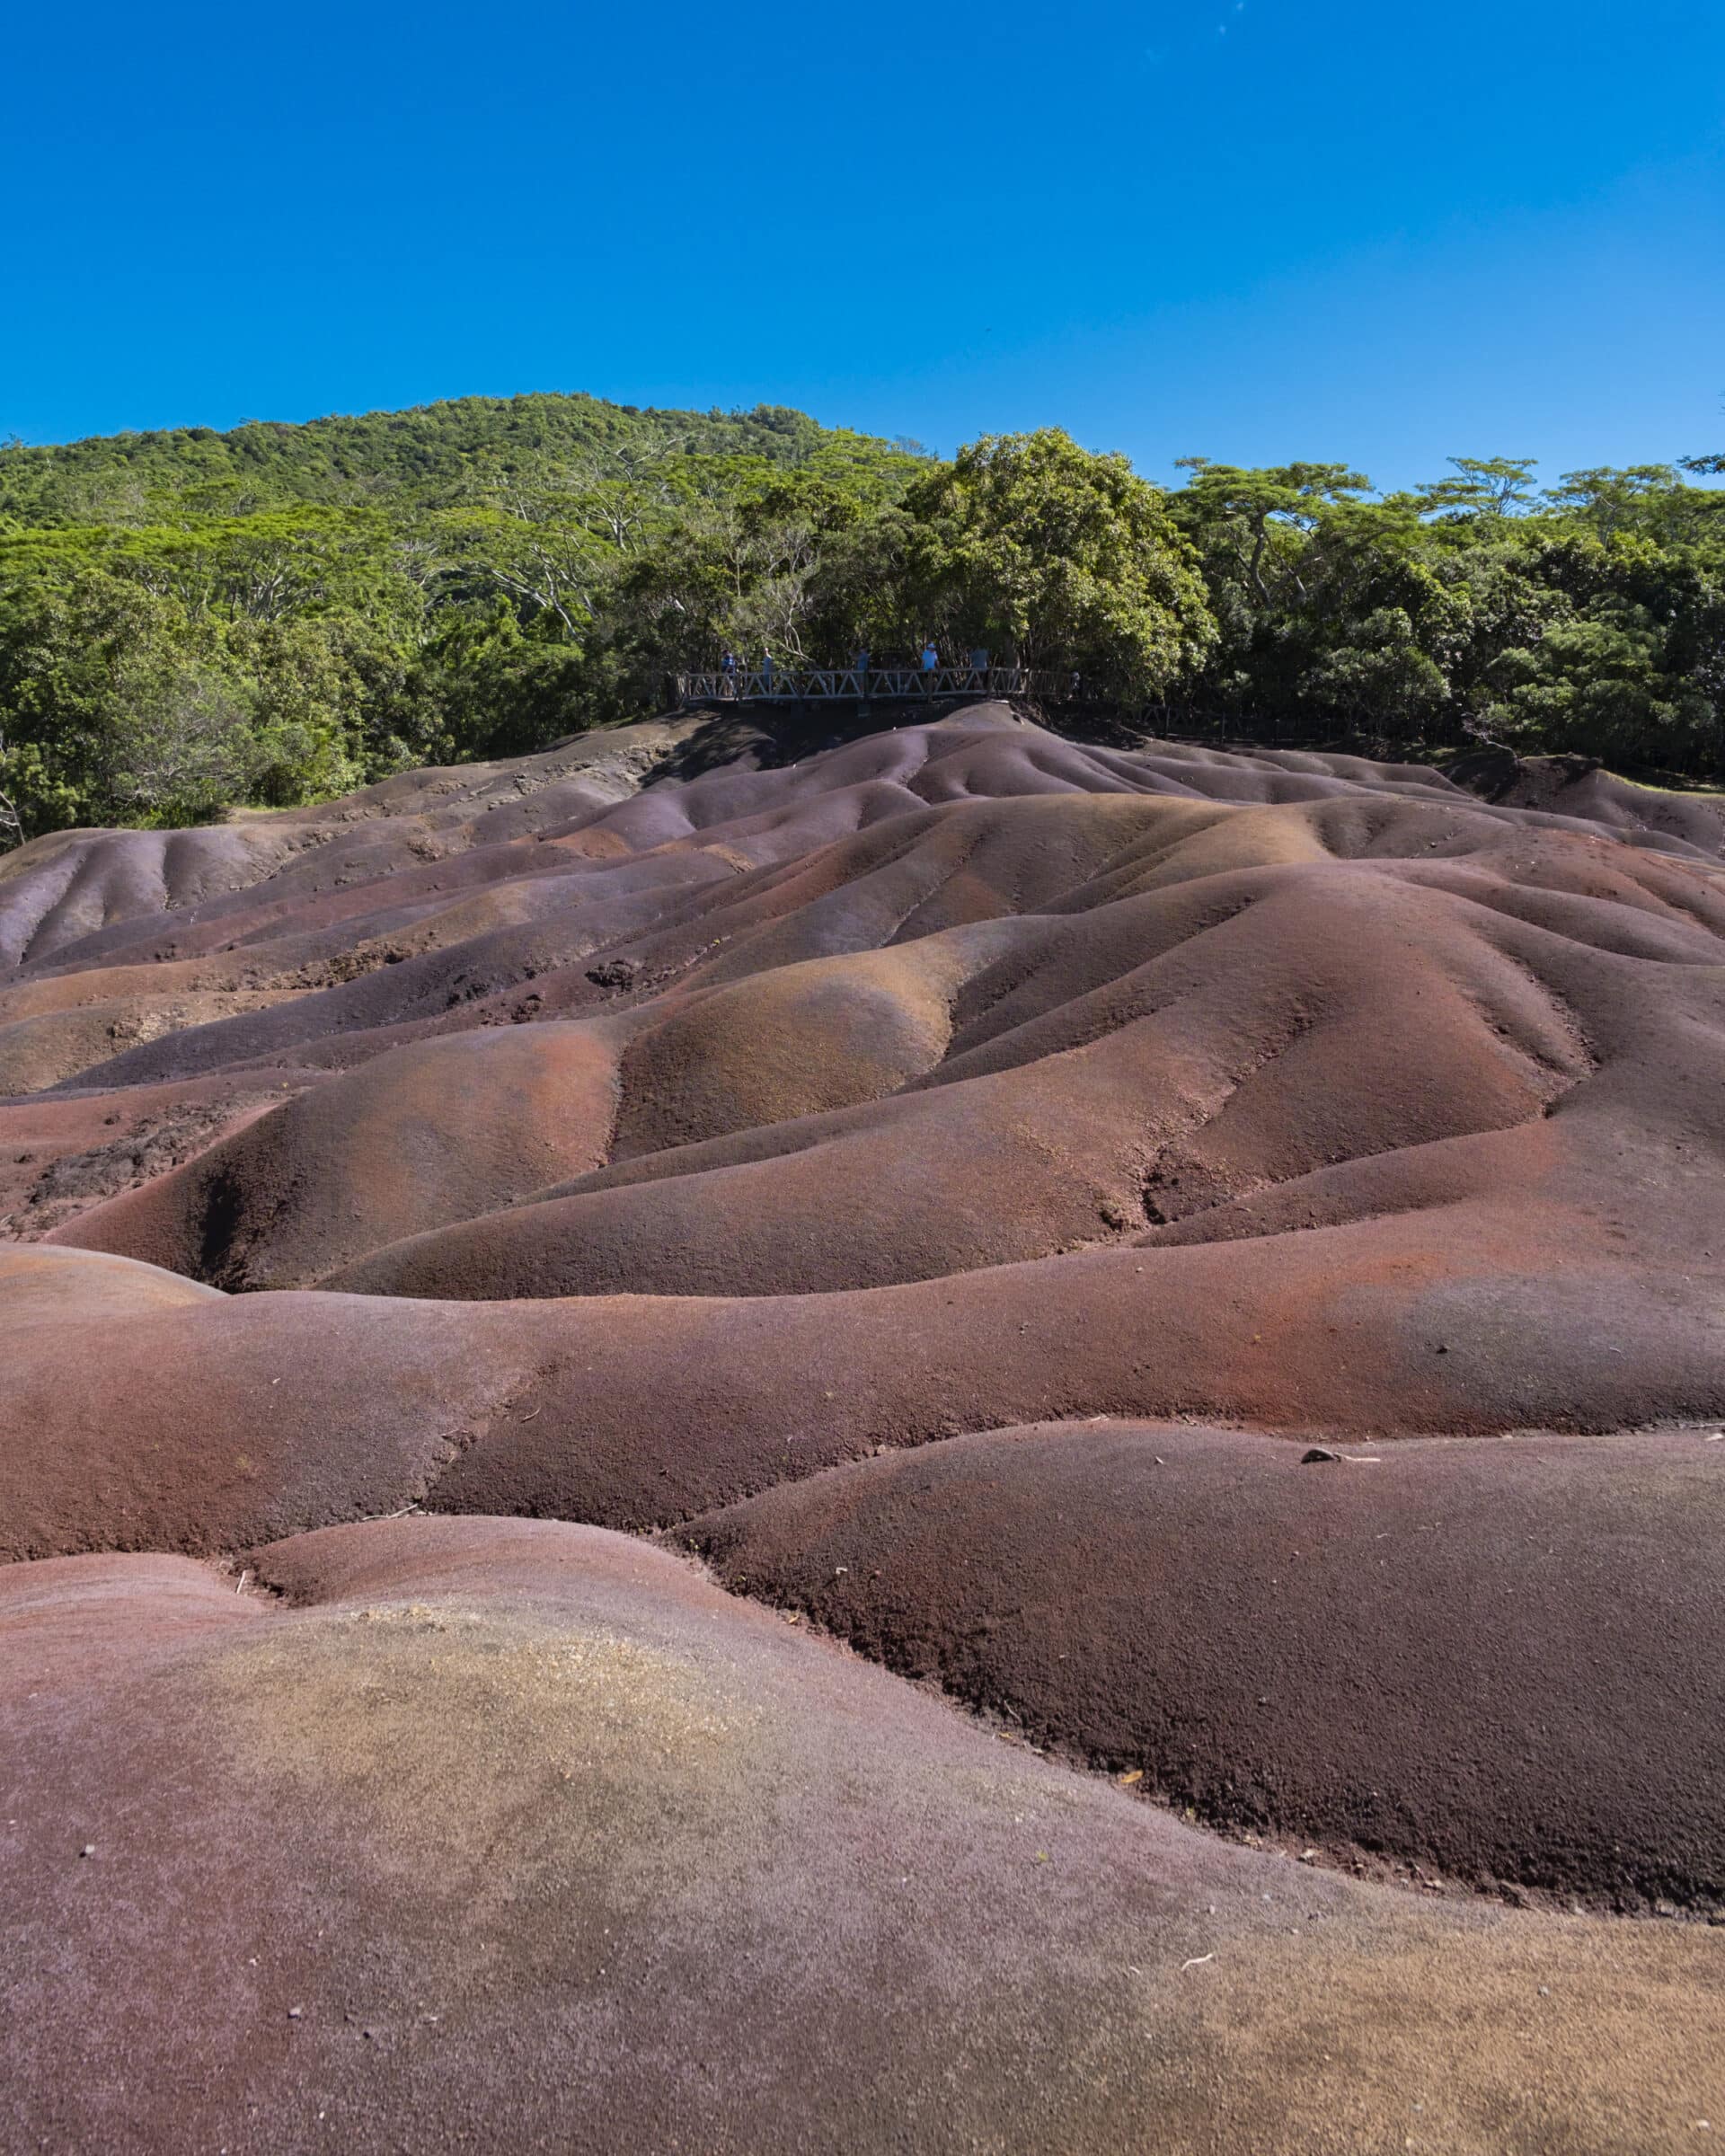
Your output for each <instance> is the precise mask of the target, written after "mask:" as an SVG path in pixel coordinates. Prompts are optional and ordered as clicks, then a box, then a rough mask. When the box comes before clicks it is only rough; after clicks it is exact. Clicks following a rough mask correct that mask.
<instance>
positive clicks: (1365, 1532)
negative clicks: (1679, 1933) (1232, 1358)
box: [679, 1423, 1725, 1911]
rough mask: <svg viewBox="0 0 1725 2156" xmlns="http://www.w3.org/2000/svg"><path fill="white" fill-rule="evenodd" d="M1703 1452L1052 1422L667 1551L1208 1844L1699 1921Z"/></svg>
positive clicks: (1722, 1691) (1712, 1498)
mask: <svg viewBox="0 0 1725 2156" xmlns="http://www.w3.org/2000/svg"><path fill="white" fill-rule="evenodd" d="M1711 1438H1712V1433H1711V1432H1703V1431H1683V1432H1673V1433H1671V1434H1669V1435H1667V1436H1645V1437H1629V1436H1619V1437H1564V1438H1550V1437H1547V1438H1541V1437H1536V1436H1519V1437H1513V1438H1488V1439H1421V1440H1412V1441H1409V1442H1407V1443H1404V1444H1400V1445H1370V1446H1367V1445H1345V1446H1341V1447H1335V1446H1331V1447H1320V1448H1315V1449H1318V1450H1322V1451H1324V1452H1327V1453H1329V1454H1331V1457H1330V1458H1329V1459H1328V1460H1325V1461H1322V1462H1306V1461H1304V1460H1303V1454H1302V1452H1301V1450H1300V1448H1298V1447H1296V1446H1290V1445H1285V1444H1281V1443H1278V1441H1277V1440H1275V1439H1273V1438H1268V1437H1262V1436H1248V1435H1243V1434H1238V1433H1232V1432H1228V1431H1223V1430H1207V1429H1197V1428H1192V1427H1184V1426H1177V1425H1168V1424H1163V1425H1154V1424H1148V1425H1146V1424H1137V1423H1100V1424H1095V1425H1084V1426H1079V1427H1073V1426H1071V1425H1064V1426H1057V1427H1044V1428H1040V1429H1030V1430H1011V1431H1000V1432H995V1433H994V1434H991V1435H989V1436H974V1437H960V1438H955V1439H953V1440H952V1441H951V1443H950V1444H947V1445H933V1446H930V1447H927V1448H925V1449H924V1450H922V1451H919V1452H916V1453H911V1454H903V1453H900V1454H894V1455H892V1456H891V1457H889V1458H886V1459H879V1460H868V1461H863V1462H859V1463H858V1464H856V1465H854V1466H852V1467H846V1468H841V1469H836V1470H834V1471H832V1472H830V1473H827V1474H822V1475H816V1476H814V1477H812V1478H811V1479H809V1480H805V1481H801V1482H796V1483H792V1484H787V1485H785V1486H784V1487H783V1488H781V1489H774V1490H770V1491H768V1492H767V1493H766V1494H765V1496H763V1497H760V1498H754V1499H752V1500H750V1501H749V1502H747V1503H746V1504H743V1505H739V1506H737V1507H733V1508H731V1509H730V1510H728V1511H724V1512H720V1513H715V1514H713V1515H710V1516H709V1517H707V1518H705V1519H702V1520H697V1521H694V1522H693V1523H692V1524H690V1525H689V1526H688V1527H686V1528H685V1529H684V1530H682V1531H681V1533H680V1536H679V1539H680V1540H681V1541H683V1542H686V1544H687V1545H688V1546H689V1547H691V1548H693V1549H694V1550H696V1551H699V1552H700V1553H701V1554H702V1555H703V1556H704V1557H706V1558H707V1559H709V1560H711V1561H712V1564H713V1566H714V1568H716V1571H717V1574H718V1577H719V1578H720V1579H721V1581H722V1583H723V1584H724V1585H725V1586H729V1587H731V1588H733V1589H735V1590H736V1591H737V1592H739V1593H744V1594H750V1595H763V1596H766V1597H768V1598H770V1599H771V1600H772V1601H774V1602H775V1603H778V1604H784V1605H786V1606H788V1607H791V1608H794V1609H796V1610H798V1611H800V1612H802V1613H806V1614H807V1615H808V1616H809V1617H811V1618H813V1619H814V1620H816V1621H818V1622H819V1623H820V1624H821V1625H823V1626H825V1627H827V1628H828V1629H830V1630H833V1631H835V1632H836V1633H838V1634H839V1635H841V1636H842V1637H843V1638H844V1639H846V1640H847V1641H849V1643H850V1644H851V1645H852V1646H854V1647H855V1648H858V1649H860V1650H861V1651H862V1653H864V1654H867V1655H870V1656H871V1657H874V1658H875V1659H876V1660H878V1661H882V1662H885V1663H886V1664H887V1665H888V1666H889V1667H890V1668H893V1669H896V1670H898V1671H899V1672H901V1673H902V1674H905V1675H907V1676H911V1677H915V1678H919V1679H926V1678H933V1679H934V1680H936V1681H937V1682H938V1683H941V1684H942V1686H944V1687H945V1688H946V1689H947V1690H948V1691H950V1692H952V1693H954V1694H955V1695H956V1696H957V1697H959V1698H960V1699H962V1700H964V1701H967V1702H969V1704H971V1705H973V1706H976V1707H978V1708H982V1709H985V1710H989V1711H991V1712H993V1713H996V1714H1000V1715H1004V1716H1006V1717H1009V1718H1010V1719H1012V1721H1013V1723H1014V1724H1015V1725H1016V1726H1019V1727H1022V1728H1023V1729H1024V1730H1025V1731H1026V1732H1027V1733H1029V1734H1031V1736H1034V1737H1035V1738H1036V1739H1037V1741H1038V1742H1039V1743H1043V1744H1048V1745H1055V1746H1057V1747H1058V1748H1059V1749H1060V1750H1061V1751H1063V1752H1065V1753H1066V1754H1071V1755H1075V1756H1077V1757H1079V1758H1081V1759H1083V1760H1084V1761H1086V1762H1088V1763H1094V1764H1096V1765H1100V1766H1103V1767H1108V1768H1112V1769H1116V1770H1127V1771H1134V1770H1136V1771H1137V1772H1139V1773H1141V1774H1142V1775H1143V1777H1144V1779H1145V1784H1146V1788H1147V1789H1150V1790H1151V1791H1153V1792H1154V1793H1155V1794H1157V1795H1159V1796H1160V1797H1162V1798H1163V1799H1165V1800H1166V1801H1168V1802H1170V1803H1172V1804H1174V1805H1176V1806H1180V1807H1186V1806H1190V1807H1193V1808H1194V1809H1195V1810H1196V1812H1197V1813H1198V1815H1199V1816H1200V1817H1202V1818H1204V1819H1206V1820H1208V1821H1211V1822H1213V1823H1215V1824H1217V1825H1223V1826H1225V1827H1227V1828H1230V1829H1234V1830H1242V1829H1244V1830H1254V1831H1257V1832H1260V1833H1276V1834H1279V1835H1283V1836H1290V1837H1298V1838H1300V1839H1308V1838H1311V1837H1314V1836H1315V1837H1318V1838H1321V1839H1328V1840H1331V1841H1335V1842H1343V1843H1346V1844H1348V1845H1349V1847H1350V1849H1351V1850H1353V1851H1367V1852H1370V1853H1373V1854H1375V1855H1379V1856H1383V1857H1385V1858H1390V1859H1393V1860H1395V1861H1396V1862H1397V1863H1399V1864H1402V1865H1408V1866H1411V1867H1413V1868H1414V1869H1415V1871H1416V1873H1418V1874H1420V1875H1429V1874H1431V1873H1434V1872H1435V1873H1437V1874H1438V1875H1439V1876H1441V1877H1443V1878H1451V1879H1457V1878H1459V1879H1464V1880H1466V1881H1468V1882H1469V1883H1471V1884H1473V1885H1475V1886H1485V1887H1491V1886H1499V1885H1502V1884H1506V1883H1511V1882H1513V1883H1515V1884H1517V1885H1518V1886H1523V1887H1531V1888H1535V1889H1538V1890H1540V1891H1543V1892H1544V1893H1546V1894H1551V1895H1561V1896H1562V1897H1563V1899H1564V1900H1565V1902H1567V1901H1568V1900H1569V1899H1570V1898H1571V1897H1572V1896H1573V1895H1577V1894H1585V1895H1589V1896H1595V1897H1599V1898H1603V1899H1606V1900H1607V1901H1609V1902H1610V1903H1611V1904H1613V1905H1614V1906H1616V1907H1619V1908H1636V1907H1641V1908H1645V1907H1649V1906H1650V1905H1653V1904H1657V1903H1659V1902H1664V1901H1669V1902H1672V1903H1676V1904H1683V1905H1684V1906H1685V1907H1689V1908H1700V1909H1702V1910H1703V1911H1706V1910H1718V1909H1719V1908H1720V1907H1721V1904H1725V1444H1721V1445H1714V1444H1713V1443H1712V1442H1711ZM955 1553H962V1554H961V1557H960V1559H959V1561H955ZM1678 1643H1680V1646H1679V1644H1678Z"/></svg>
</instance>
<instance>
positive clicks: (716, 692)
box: [677, 667, 1030, 704]
mask: <svg viewBox="0 0 1725 2156" xmlns="http://www.w3.org/2000/svg"><path fill="white" fill-rule="evenodd" d="M1029 681H1030V676H1028V675H1027V674H1026V672H1025V670H1024V668H1023V667H811V668H808V669H805V670H803V671H801V672H796V671H792V670H791V669H788V668H785V669H782V668H780V667H773V668H771V669H770V670H769V669H767V668H766V667H738V668H737V670H736V671H735V673H731V674H727V673H725V672H724V671H723V670H722V669H721V668H715V669H714V671H713V672H712V673H711V674H679V675H678V676H677V702H679V703H680V704H694V703H814V702H836V701H837V700H838V699H840V698H843V697H850V698H853V699H854V701H855V702H858V703H868V702H872V701H873V700H874V699H875V698H877V697H878V698H880V700H881V701H882V702H902V701H904V700H905V699H907V698H911V697H938V696H1017V695H1021V694H1023V692H1024V691H1025V689H1026V688H1027V687H1028V685H1029Z"/></svg>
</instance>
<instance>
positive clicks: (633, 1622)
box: [0, 1520, 1725, 2156]
mask: <svg viewBox="0 0 1725 2156" xmlns="http://www.w3.org/2000/svg"><path fill="white" fill-rule="evenodd" d="M255 1562H256V1575H261V1579H262V1580H263V1581H264V1582H266V1583H268V1584H269V1585H270V1586H274V1587H276V1588H277V1589H279V1590H281V1591H282V1593H283V1595H285V1597H286V1599H285V1600H273V1599H270V1598H268V1597H265V1596H262V1595H260V1594H259V1593H257V1592H256V1591H255V1588H256V1576H254V1577H253V1578H252V1580H251V1581H250V1582H248V1583H247V1584H248V1586H249V1588H250V1589H251V1590H252V1591H248V1592H246V1593H243V1594H236V1593H235V1591H234V1589H235V1581H234V1577H231V1576H227V1575H218V1574H217V1573H216V1572H215V1571H213V1570H210V1569H207V1568H204V1567H202V1566H199V1565H197V1564H194V1563H191V1562H190V1561H188V1560H184V1559H175V1558H162V1557H153V1558H111V1557H109V1558H84V1559H77V1560H60V1561H57V1562H54V1563H50V1564H46V1565H35V1566H24V1567H17V1568H12V1569H11V1570H0V1645H3V1646H4V1651H0V1744H3V1745H4V1758H5V1761H6V1766H7V1785H8V1796H7V1813H6V1818H5V1822H4V1829H3V1830H0V1831H3V1832H4V1844H3V1845H0V1846H4V1853H5V1862H4V1866H0V1921H3V1922H4V1928H5V1934H6V1940H7V1951H6V1965H5V1978H4V1981H5V1983H6V1985H7V1989H8V1996H9V2005H10V2008H11V2011H10V2013H9V2016H8V2021H7V2034H6V2038H5V2044H6V2063H7V2072H6V2074H5V2075H4V2079H3V2080H0V2140H3V2141H4V2144H5V2145H6V2146H7V2147H8V2148H19V2149H25V2148H36V2147H39V2146H42V2145H46V2146H49V2147H52V2148H75V2149H94V2148H120V2147H124V2148H148V2149H151V2150H158V2149H159V2150H169V2149H175V2150H180V2149H188V2148H206V2147H207V2148H210V2149H216V2148H219V2147H222V2146H227V2147H230V2148H245V2149H250V2150H257V2151H261V2152H270V2151H293V2152H298V2151H304V2150H314V2149H326V2148H341V2149H343V2150H352V2151H356V2152H372V2151H383V2150H399V2149H402V2148H405V2147H411V2148H412V2149H414V2150H415V2151H417V2152H437V2151H443V2150H454V2149H464V2148H472V2147H481V2148H485V2149H498V2150H526V2149H531V2148H538V2147H546V2148H556V2149H566V2150H591V2151H595V2152H612V2151H615V2150H618V2149H675V2148H692V2149H693V2148H698V2149H703V2150H717V2151H727V2152H736V2156H775V2152H790V2151H800V2150H810V2149H820V2150H837V2149H841V2148H843V2149H856V2148H862V2149H871V2150H887V2149H900V2148H916V2149H918V2150H924V2149H926V2150H933V2151H959V2150H974V2149H979V2148H986V2149H999V2150H1012V2151H1031V2150H1053V2149H1058V2150H1062V2151H1074V2152H1087V2151H1097V2152H1102V2151H1108V2152H1113V2151H1117V2150H1119V2149H1120V2148H1122V2147H1129V2148H1132V2149H1135V2150H1144V2151H1152V2152H1176V2151H1177V2152H1194V2156H1195V2152H1214V2156H1223V2152H1230V2156H1231V2152H1235V2151H1238V2150H1241V2149H1245V2148H1253V2149H1266V2150H1268V2149H1274V2150H1276V2151H1278V2152H1285V2156H1320V2152H1323V2156H1329V2152H1332V2151H1335V2150H1337V2149H1340V2148H1347V2149H1358V2150H1368V2149H1369V2150H1376V2149H1381V2148H1385V2147H1391V2146H1393V2147H1397V2148H1405V2147H1406V2146H1408V2145H1410V2144H1411V2145H1412V2146H1413V2147H1415V2148H1416V2149H1418V2148H1422V2147H1423V2148H1429V2149H1432V2150H1442V2151H1444V2152H1445V2156H1483V2152H1486V2151H1488V2150H1492V2151H1496V2150H1501V2149H1503V2148H1505V2147H1510V2148H1514V2149H1517V2150H1524V2151H1544V2152H1551V2156H1557V2152H1559V2151H1562V2152H1565V2156H1567V2152H1571V2151H1575V2150H1588V2151H1603V2150H1606V2149H1619V2150H1628V2149H1631V2148H1633V2149H1636V2150H1644V2151H1666V2150H1671V2151H1676V2150H1687V2149H1690V2148H1691V2147H1693V2146H1694V2145H1695V2127H1694V2121H1695V2120H1696V2119H1697V2118H1704V2117H1707V2116H1710V2113H1709V2111H1708V2110H1707V2109H1706V2108H1703V2107H1706V2106H1710V2105H1712V2102H1713V2099H1714V2096H1715V2093H1716V2090H1717V2071H1718V2066H1719V2049H1718V2028H1719V2019H1720V2016H1721V2011H1725V1984H1721V1977H1725V1964H1722V1963H1721V1956H1720V1954H1719V1952H1718V1950H1717V1942H1718V1939H1719V1934H1718V1933H1717V1932H1713V1931H1708V1930H1706V1929H1705V1928H1704V1927H1684V1926H1676V1925H1672V1926H1653V1925H1632V1924H1624V1923H1621V1922H1609V1921H1604V1920H1598V1919H1578V1918H1572V1917H1571V1918H1558V1917H1547V1916H1544V1915H1540V1914H1530V1913H1524V1914H1517V1913H1512V1912H1510V1911H1508V1910H1505V1909H1503V1908H1501V1907H1493V1906H1491V1904H1481V1903H1478V1902H1462V1903H1453V1902H1450V1901H1447V1900H1446V1899H1444V1898H1443V1897H1441V1896H1438V1895H1421V1896H1420V1897H1418V1898H1415V1897H1413V1896H1410V1895H1403V1894H1399V1893H1395V1892H1393V1891H1391V1890H1388V1889H1385V1888H1382V1887H1373V1886H1361V1885H1358V1884H1356V1883H1355V1882H1353V1881H1350V1880H1348V1879H1345V1878H1340V1877H1339V1876H1337V1875H1335V1874H1333V1873H1326V1872H1323V1871H1319V1870H1316V1869H1313V1868H1311V1867H1309V1866H1302V1865H1300V1864H1298V1863H1296V1862H1291V1861H1288V1860H1284V1859H1281V1858H1278V1857H1273V1856H1269V1855H1265V1854H1260V1853H1255V1852H1252V1851H1246V1850H1242V1849H1236V1848H1233V1847H1230V1846H1228V1845H1227V1844H1225V1843H1224V1842H1219V1841H1218V1840H1216V1838H1215V1837H1213V1836H1209V1835H1206V1834H1204V1833H1200V1832H1199V1831H1198V1830H1197V1829H1194V1828H1191V1827H1189V1826H1186V1825H1182V1824H1181V1823H1180V1822H1179V1821H1177V1820H1174V1819H1172V1818H1170V1817H1169V1816H1167V1815H1166V1814H1164V1813H1162V1812H1159V1811H1157V1810H1156V1809H1154V1807H1150V1806H1147V1805H1145V1804H1142V1803H1135V1802H1133V1801H1132V1800H1131V1798H1130V1796H1129V1794H1128V1792H1124V1791H1121V1790H1119V1789H1110V1788H1109V1787H1107V1786H1106V1785H1104V1784H1101V1783H1099V1782H1096V1781H1087V1780H1082V1779H1079V1778H1077V1777H1075V1776H1073V1775H1071V1774H1069V1773H1066V1772H1062V1771H1061V1770H1060V1769H1059V1768H1057V1767H1056V1766H1054V1765H1052V1764H1049V1763H1045V1762H1043V1761H1041V1760H1039V1759H1037V1758H1036V1757H1034V1756H1033V1755H1032V1754H1031V1753H1029V1752H1028V1751H1027V1750H1026V1749H1025V1748H1024V1747H1022V1745H1013V1744H1008V1743H1004V1742H1001V1741H999V1740H998V1739H996V1738H995V1737H994V1736H990V1735H989V1734H988V1733H987V1732H986V1730H982V1729H979V1728H977V1727H975V1726H974V1725H970V1724H967V1723H966V1722H964V1721H963V1720H961V1719H960V1718H959V1717H958V1716H957V1715H955V1714H954V1713H953V1712H952V1711H951V1710H949V1709H947V1708H945V1707H943V1706H942V1704H940V1703H939V1702H938V1701H932V1700H928V1699H924V1698H919V1697H917V1696H916V1693H915V1692H911V1691H910V1690H909V1689H908V1688H907V1687H906V1686H904V1685H902V1684H900V1683H898V1682H897V1681H896V1680H895V1679H893V1678H891V1677H889V1676H888V1675H886V1674H884V1673H882V1672H880V1671H878V1670H872V1669H871V1668H869V1667H868V1666H866V1665H865V1664H862V1663H860V1662H857V1661H855V1660H853V1659H848V1658H845V1657H839V1656H837V1655H836V1654H834V1653H833V1652H832V1651H831V1650H830V1649H829V1648H827V1647H826V1646H825V1645H824V1644H823V1643H822V1642H819V1641H817V1640H810V1639H804V1638H802V1637H801V1636H800V1635H799V1634H798V1633H797V1632H796V1631H795V1630H792V1629H791V1628H789V1627H787V1626H786V1625H785V1624H783V1622H782V1621H780V1620H779V1619H778V1618H777V1617H775V1616H773V1615H771V1614H769V1613H766V1612H764V1611H761V1610H758V1609H756V1608H753V1607H751V1606H750V1605H749V1604H746V1603H740V1602H738V1601H736V1600H734V1599H732V1598H730V1597H727V1596H725V1595H722V1594H721V1592H720V1591H719V1590H718V1589H717V1588H714V1587H712V1586H707V1585H705V1584H704V1583H703V1582H701V1581H700V1580H698V1579H697V1578H695V1577H694V1576H693V1575H692V1574H691V1573H690V1572H689V1570H688V1569H687V1568H686V1567H685V1566H684V1565H682V1564H680V1563H678V1562H677V1560H674V1559H673V1558H671V1557H669V1556H668V1555H665V1554H663V1553H660V1552H658V1551H651V1550H647V1549H643V1548H642V1547H641V1546H640V1545H639V1544H638V1543H634V1542H627V1541H624V1540H621V1539H619V1538H617V1537H615V1536H611V1535H607V1534H604V1533H596V1532H594V1531H593V1530H590V1529H582V1528H579V1527H567V1526H561V1525H556V1524H536V1523H530V1522H484V1523H471V1524H469V1523H458V1522H440V1521H432V1520H403V1521H396V1522H388V1523H383V1524H374V1525H367V1526H360V1527H351V1528H342V1529H336V1530H332V1531H331V1532H328V1533H322V1534H316V1535H313V1536H310V1537H306V1538H302V1539H301V1540H298V1541H296V1542H288V1543H285V1544H282V1545H279V1546H278V1547H276V1548H274V1549H270V1550H266V1551H261V1552H260V1553H259V1555H258V1557H257V1559H256V1560H255ZM32 1695H33V1696H32Z"/></svg>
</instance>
